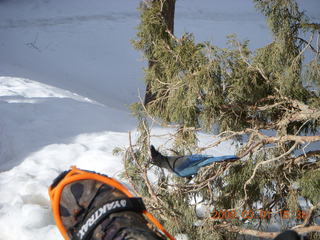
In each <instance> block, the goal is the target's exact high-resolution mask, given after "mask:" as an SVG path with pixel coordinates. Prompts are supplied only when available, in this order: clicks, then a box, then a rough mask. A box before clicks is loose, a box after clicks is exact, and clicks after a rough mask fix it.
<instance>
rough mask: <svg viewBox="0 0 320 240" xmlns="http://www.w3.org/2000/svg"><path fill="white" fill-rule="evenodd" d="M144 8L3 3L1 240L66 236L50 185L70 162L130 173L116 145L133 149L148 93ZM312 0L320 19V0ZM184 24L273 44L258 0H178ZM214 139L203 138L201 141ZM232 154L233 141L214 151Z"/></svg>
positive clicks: (213, 36)
mask: <svg viewBox="0 0 320 240" xmlns="http://www.w3.org/2000/svg"><path fill="white" fill-rule="evenodd" d="M300 2H301V3H300V4H302V1H300ZM138 4H139V1H138V0H108V1H105V0H91V1H86V0H68V1H65V0H0V196H1V197H0V240H43V239H46V240H58V239H62V237H61V236H60V234H59V232H58V230H57V228H56V226H55V224H54V221H53V218H52V215H51V209H50V202H49V196H48V193H47V189H48V186H49V185H50V184H51V182H52V180H53V179H54V178H55V177H56V176H57V175H58V174H59V173H60V172H62V171H64V170H66V169H68V168H69V167H70V166H71V165H76V166H78V167H80V168H83V169H89V170H94V171H98V172H102V173H105V174H108V175H109V176H112V177H117V176H118V174H119V173H120V172H121V171H122V170H123V164H122V160H121V156H114V155H113V154H112V151H113V149H114V148H115V147H127V146H128V131H132V132H133V141H134V139H135V137H136V132H135V127H136V120H135V119H134V118H133V117H132V116H131V115H130V113H129V110H128V108H127V106H128V105H129V104H130V103H132V102H135V101H138V99H139V98H138V95H139V92H141V95H143V90H144V84H143V81H141V79H142V76H143V71H142V67H143V66H144V65H145V63H144V62H143V61H142V59H141V55H140V54H139V53H138V52H136V51H135V50H134V49H133V48H132V46H131V44H130V39H133V38H134V37H135V32H136V29H135V27H136V26H137V24H138V23H139V13H138V11H137V9H136V8H137V7H138ZM303 4H304V5H303V6H304V7H305V9H306V10H307V13H308V11H309V13H310V14H311V16H312V17H313V18H315V19H319V14H318V9H319V8H320V2H319V1H318V0H308V1H303ZM175 25H176V26H175V31H176V34H177V35H178V36H179V35H181V34H182V33H183V32H194V33H195V36H196V40H197V41H203V40H210V41H212V42H213V43H215V44H217V45H220V46H225V42H226V38H225V36H226V35H227V34H230V33H236V34H237V35H238V36H239V38H240V39H252V42H251V44H252V45H251V46H252V47H253V48H258V47H261V46H263V45H264V44H265V43H267V42H268V41H270V40H271V36H270V35H269V33H268V30H267V28H266V25H265V22H264V18H263V17H262V16H261V15H260V14H258V13H256V11H255V9H254V6H253V4H252V2H251V1H250V0H242V1H241V3H240V1H239V2H238V1H234V0H225V1H223V2H222V1H220V0H202V1H201V4H199V1H193V0H178V1H177V6H176V24H175ZM169 131H171V130H169V129H163V128H154V129H153V132H152V133H153V134H163V133H168V132H169ZM211 141H212V138H211V137H210V136H207V135H205V134H201V135H200V144H206V143H208V142H211ZM152 142H153V144H154V145H156V146H160V145H162V144H169V143H167V141H166V139H165V138H154V139H152ZM233 152H234V148H233V146H231V145H230V143H224V144H222V145H220V146H219V147H217V148H215V149H213V150H212V151H211V152H210V153H211V154H215V155H225V154H232V153H233ZM177 237H180V239H186V236H185V235H180V236H177Z"/></svg>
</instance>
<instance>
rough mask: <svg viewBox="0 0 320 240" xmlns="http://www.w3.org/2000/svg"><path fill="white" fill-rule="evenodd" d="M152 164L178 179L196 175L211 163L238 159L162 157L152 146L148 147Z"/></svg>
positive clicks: (190, 156)
mask: <svg viewBox="0 0 320 240" xmlns="http://www.w3.org/2000/svg"><path fill="white" fill-rule="evenodd" d="M150 151H151V157H152V159H151V160H152V163H153V164H154V165H156V166H158V167H161V168H165V169H168V170H169V171H170V172H173V173H175V174H177V175H178V176H180V177H190V176H192V175H195V174H197V172H198V171H199V169H200V168H202V167H205V166H207V165H209V164H211V163H213V162H224V161H235V160H238V159H239V157H237V156H235V155H227V156H220V157H214V156H209V155H200V154H193V155H186V156H163V155H162V154H161V153H160V152H159V151H157V150H156V149H155V148H154V146H153V145H151V147H150Z"/></svg>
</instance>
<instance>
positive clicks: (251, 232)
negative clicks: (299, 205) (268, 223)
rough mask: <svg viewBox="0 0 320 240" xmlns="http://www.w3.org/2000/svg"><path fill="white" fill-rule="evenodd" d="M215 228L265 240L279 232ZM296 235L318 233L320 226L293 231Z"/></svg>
mask: <svg viewBox="0 0 320 240" xmlns="http://www.w3.org/2000/svg"><path fill="white" fill-rule="evenodd" d="M214 227H215V228H222V229H225V230H227V231H229V232H234V233H239V234H241V235H250V236H254V237H259V238H267V239H273V238H275V237H276V236H277V235H278V234H280V232H262V231H258V230H252V229H246V228H240V227H237V226H232V225H230V224H218V225H215V226H214ZM294 230H295V231H296V232H297V233H298V234H305V233H310V232H320V226H316V225H315V226H309V227H300V228H296V229H294Z"/></svg>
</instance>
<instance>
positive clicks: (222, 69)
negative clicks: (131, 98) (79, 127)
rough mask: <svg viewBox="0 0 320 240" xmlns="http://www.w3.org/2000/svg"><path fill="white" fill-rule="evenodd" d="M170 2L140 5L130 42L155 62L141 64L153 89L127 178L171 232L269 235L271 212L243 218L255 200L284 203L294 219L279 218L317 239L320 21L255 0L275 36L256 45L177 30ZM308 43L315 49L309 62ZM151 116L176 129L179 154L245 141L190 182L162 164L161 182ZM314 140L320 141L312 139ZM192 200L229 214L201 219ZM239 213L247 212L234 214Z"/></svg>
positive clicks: (285, 0)
mask: <svg viewBox="0 0 320 240" xmlns="http://www.w3.org/2000/svg"><path fill="white" fill-rule="evenodd" d="M174 2H175V1H168V0H167V1H166V0H162V1H159V0H153V1H151V0H150V1H144V2H142V4H141V7H140V11H141V23H140V25H139V27H138V33H137V39H136V40H134V41H133V44H134V46H135V48H136V49H138V50H140V51H142V52H143V54H144V56H145V58H146V59H147V60H148V61H149V63H150V62H151V63H152V64H149V67H148V68H147V69H145V82H146V85H147V86H148V87H147V89H148V91H149V92H150V93H152V98H150V99H149V100H148V101H147V104H143V103H136V104H133V106H132V109H133V111H134V112H135V114H136V116H137V117H138V118H139V121H140V124H139V130H140V137H139V139H138V141H137V142H136V143H135V144H134V145H132V144H131V146H130V148H128V149H127V151H126V154H125V163H126V177H127V178H128V179H129V181H130V182H131V183H132V185H134V186H135V189H136V191H137V192H138V193H139V194H140V195H142V196H143V197H144V198H145V199H146V202H147V205H148V206H149V207H150V209H151V210H153V212H154V213H155V215H156V216H158V217H159V218H160V219H162V220H163V221H164V222H165V223H166V226H167V228H168V229H169V231H171V232H172V233H174V234H176V233H186V234H188V235H189V237H190V239H235V238H236V237H237V236H238V235H239V234H240V233H241V234H249V235H250V234H251V235H254V236H260V237H268V238H272V237H274V236H275V233H267V232H263V230H264V226H266V224H260V223H265V222H268V221H271V219H274V216H273V215H272V217H271V218H268V216H267V217H266V216H265V217H264V219H260V220H258V219H255V220H253V219H251V221H250V223H249V224H248V223H246V222H245V220H246V218H248V216H247V215H248V214H247V213H250V212H245V211H246V209H255V210H257V208H258V206H259V208H260V209H263V212H262V213H268V212H273V214H274V212H275V211H278V212H280V213H281V214H282V215H280V217H283V216H284V215H283V213H288V212H289V213H290V214H291V215H290V218H291V221H290V222H289V223H286V224H287V226H282V227H284V228H287V229H288V228H293V227H296V230H297V231H298V232H299V231H300V232H314V231H315V232H318V233H309V237H310V239H318V238H319V232H320V227H319V226H313V225H314V224H315V223H316V221H317V219H319V209H320V198H319V196H320V185H319V183H320V150H319V142H320V136H319V125H320V66H319V61H320V57H319V56H320V55H319V53H320V52H319V32H320V24H318V23H313V22H311V21H310V20H309V19H308V17H307V16H306V15H305V13H304V12H302V11H301V10H300V9H299V8H298V5H297V3H296V2H295V1H294V0H274V1H269V0H253V2H254V3H255V6H256V8H257V10H259V11H260V12H262V13H263V14H264V15H265V16H266V19H267V22H268V26H269V28H270V30H271V31H272V33H273V41H272V42H271V43H269V44H268V45H266V46H264V47H263V48H260V49H256V50H254V51H253V50H250V48H249V43H250V42H249V41H244V42H240V41H238V40H237V39H236V37H235V36H229V39H228V43H229V46H230V47H229V48H228V49H225V48H219V47H217V46H214V45H212V44H211V43H209V42H203V43H196V42H195V39H194V36H193V34H184V35H183V36H181V37H180V38H177V37H176V36H174V35H173V22H172V23H171V24H172V29H170V28H169V25H170V24H168V14H167V15H166V13H167V11H168V9H171V11H172V9H174ZM170 4H171V5H170ZM171 14H172V15H171V16H173V15H174V14H173V13H172V12H171ZM302 33H305V35H308V34H309V35H310V36H311V37H310V39H309V40H305V39H304V38H302V37H301V36H302V35H303V34H302ZM316 41H317V42H316ZM307 51H311V52H313V53H314V58H313V59H312V60H311V61H310V62H307V63H306V61H305V60H304V56H305V53H306V52H307ZM150 121H156V122H157V123H160V124H163V125H165V126H170V127H174V128H176V132H175V134H174V146H173V149H174V152H175V153H176V154H182V153H195V152H197V153H201V152H202V151H205V150H207V149H209V148H213V147H215V146H217V145H218V144H219V143H220V142H222V141H226V140H230V139H232V140H233V141H234V142H235V143H241V144H240V146H241V147H239V148H238V152H237V154H238V156H240V157H241V160H239V161H236V162H233V163H223V164H213V165H211V166H208V167H205V168H203V169H201V171H200V172H199V173H198V174H197V175H196V176H195V177H194V178H193V180H192V181H189V180H185V179H182V178H177V177H174V176H172V175H170V174H165V173H164V172H163V171H162V170H161V169H159V171H158V181H157V184H151V183H150V180H149V179H148V172H149V171H150V166H151V165H150V161H149V159H150V155H149V146H150V129H149V126H148V124H149V123H150ZM215 128H218V131H219V135H218V136H219V139H218V140H217V141H216V142H212V143H211V144H210V145H208V146H201V147H199V146H198V140H197V136H198V134H199V132H201V131H202V132H207V133H209V134H213V132H214V129H215ZM310 144H311V145H312V144H318V145H314V146H318V148H317V149H311V148H308V146H309V145H310ZM172 193H174V194H172ZM192 199H198V201H200V200H201V202H202V203H204V204H206V205H207V206H209V207H211V208H214V209H216V210H218V211H220V210H223V209H225V210H226V211H224V212H223V213H224V214H227V215H228V216H229V219H228V220H226V219H216V221H213V220H212V219H210V216H207V217H205V218H202V219H201V223H200V224H196V223H198V222H199V216H198V215H197V214H196V211H195V209H194V207H192V206H191V204H190V202H191V200H192ZM199 199H200V200H199ZM301 199H304V201H302V200H301ZM305 202H307V203H308V204H307V207H305V206H304V205H303V204H304V203H305ZM280 210H281V211H280ZM286 211H288V212H286ZM213 212H214V211H213ZM244 213H245V215H246V216H243V214H244ZM219 214H221V213H219ZM234 214H237V215H238V216H242V218H241V217H240V219H233V216H234ZM249 215H250V214H249ZM277 216H278V215H277ZM285 216H286V215H285ZM220 217H221V216H220ZM222 218H223V217H222ZM230 218H232V219H230ZM181 219H183V221H181ZM224 221H227V223H224ZM299 224H300V225H299ZM298 225H299V226H298ZM308 227H309V228H308ZM248 229H254V230H259V232H252V231H251V232H249V231H248Z"/></svg>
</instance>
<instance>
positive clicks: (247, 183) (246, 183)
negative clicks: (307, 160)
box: [243, 142, 299, 204]
mask: <svg viewBox="0 0 320 240" xmlns="http://www.w3.org/2000/svg"><path fill="white" fill-rule="evenodd" d="M298 144H299V143H298V142H295V143H294V144H293V146H292V147H291V148H290V149H289V150H288V151H287V152H285V153H283V154H281V155H280V156H278V157H275V158H272V159H270V160H267V161H263V162H259V163H258V164H257V165H256V166H255V168H254V170H253V173H252V175H251V177H250V178H249V179H248V180H247V181H246V182H245V184H244V186H243V190H244V195H245V198H244V200H245V201H247V200H248V193H247V186H248V185H249V184H250V183H251V181H252V180H253V179H254V177H255V175H256V173H257V171H258V168H259V167H260V166H262V165H265V164H268V163H271V162H274V161H277V160H280V159H281V158H283V157H285V156H287V155H289V154H290V153H291V152H293V151H294V150H295V149H296V147H297V146H298ZM243 204H244V203H243Z"/></svg>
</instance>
